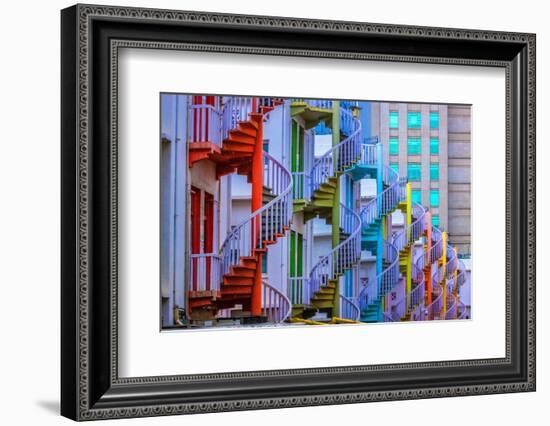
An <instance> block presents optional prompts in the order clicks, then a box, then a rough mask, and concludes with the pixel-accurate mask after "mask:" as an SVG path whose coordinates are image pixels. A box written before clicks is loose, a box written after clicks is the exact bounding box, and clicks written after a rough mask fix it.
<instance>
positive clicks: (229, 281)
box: [223, 274, 254, 286]
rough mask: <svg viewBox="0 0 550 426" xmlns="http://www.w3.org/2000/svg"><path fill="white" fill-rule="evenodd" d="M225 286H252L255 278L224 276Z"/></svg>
mask: <svg viewBox="0 0 550 426" xmlns="http://www.w3.org/2000/svg"><path fill="white" fill-rule="evenodd" d="M223 285H224V286H251V285H254V278H253V277H249V276H245V275H229V274H227V275H224V277H223Z"/></svg>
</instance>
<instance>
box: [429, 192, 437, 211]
mask: <svg viewBox="0 0 550 426" xmlns="http://www.w3.org/2000/svg"><path fill="white" fill-rule="evenodd" d="M438 206H439V190H438V189H432V190H430V207H438Z"/></svg>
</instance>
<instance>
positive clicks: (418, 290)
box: [407, 264, 426, 312]
mask: <svg viewBox="0 0 550 426" xmlns="http://www.w3.org/2000/svg"><path fill="white" fill-rule="evenodd" d="M412 278H413V281H414V282H415V283H416V285H415V287H414V288H413V289H412V290H411V295H410V299H409V306H407V310H408V311H409V312H413V311H414V310H416V309H417V308H418V307H419V306H422V305H424V296H425V293H426V282H425V280H424V271H422V269H419V268H418V267H417V266H416V265H415V264H413V265H412Z"/></svg>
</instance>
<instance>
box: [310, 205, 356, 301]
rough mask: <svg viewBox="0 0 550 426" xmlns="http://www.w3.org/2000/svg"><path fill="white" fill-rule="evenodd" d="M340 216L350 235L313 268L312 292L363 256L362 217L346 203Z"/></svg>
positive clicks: (311, 277) (341, 207) (311, 278)
mask: <svg viewBox="0 0 550 426" xmlns="http://www.w3.org/2000/svg"><path fill="white" fill-rule="evenodd" d="M340 218H341V224H342V225H343V230H344V232H346V233H349V234H350V235H349V237H348V238H346V239H345V240H344V241H342V242H341V243H340V244H338V245H337V246H336V247H334V248H333V249H332V250H331V251H330V252H329V253H328V254H326V255H325V256H323V257H321V259H319V261H318V262H317V263H316V264H315V265H314V266H313V267H312V268H311V272H310V282H311V285H312V288H313V291H312V294H313V293H314V292H315V291H319V289H320V287H322V286H323V285H326V284H327V283H328V282H329V281H330V280H334V279H336V278H337V277H338V276H339V275H341V274H342V273H343V272H344V270H346V269H349V267H350V265H351V264H352V263H355V262H357V261H358V260H359V259H360V257H361V218H360V217H359V215H358V214H357V213H356V212H354V211H353V210H352V209H350V208H348V207H346V206H345V205H344V204H340ZM342 218H343V220H342Z"/></svg>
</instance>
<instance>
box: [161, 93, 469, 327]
mask: <svg viewBox="0 0 550 426" xmlns="http://www.w3.org/2000/svg"><path fill="white" fill-rule="evenodd" d="M159 105H160V113H159V123H160V126H159V127H160V139H159V141H158V143H159V147H160V148H159V150H160V154H159V157H160V176H159V182H160V188H159V193H160V199H159V212H160V216H159V217H160V224H159V227H160V242H159V246H160V253H159V256H160V277H159V278H160V284H159V288H160V291H159V293H160V300H159V303H160V310H159V312H160V315H161V318H160V323H161V327H160V328H161V330H176V329H208V328H228V329H233V328H242V327H293V326H306V325H313V326H317V325H319V326H323V325H340V324H362V325H368V324H369V323H397V322H418V321H444V320H446V321H452V320H469V319H471V318H472V312H473V307H472V300H471V288H472V285H473V283H472V281H471V271H472V267H473V265H474V262H473V258H474V257H475V253H474V254H473V253H472V251H471V239H472V235H471V214H472V210H471V207H472V206H471V186H472V179H471V175H472V173H471V152H472V150H471V146H472V144H473V143H476V142H474V141H473V139H472V134H471V121H472V105H467V104H441V103H430V101H429V99H427V100H426V102H425V103H419V102H410V103H408V102H405V101H403V102H395V101H392V102H385V101H377V100H343V99H340V100H336V99H321V98H319V99H302V98H285V97H259V96H258V97H255V96H239V95H224V94H186V93H164V92H163V93H160V102H159ZM151 143H154V142H153V141H151Z"/></svg>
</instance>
